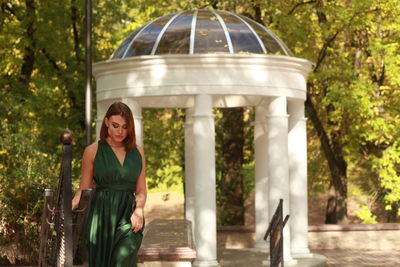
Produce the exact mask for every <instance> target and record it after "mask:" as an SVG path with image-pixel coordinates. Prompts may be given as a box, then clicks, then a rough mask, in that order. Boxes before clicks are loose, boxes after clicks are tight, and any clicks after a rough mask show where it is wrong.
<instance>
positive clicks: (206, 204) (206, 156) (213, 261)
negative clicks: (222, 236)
mask: <svg viewBox="0 0 400 267" xmlns="http://www.w3.org/2000/svg"><path fill="white" fill-rule="evenodd" d="M193 113H194V114H193V141H194V142H193V144H194V155H193V156H194V180H195V196H196V198H195V216H194V217H195V240H196V252H197V258H196V260H195V261H194V262H193V266H218V262H217V220H216V200H215V196H216V193H215V129H214V115H213V113H212V97H211V96H210V95H197V96H195V101H194V112H193Z"/></svg>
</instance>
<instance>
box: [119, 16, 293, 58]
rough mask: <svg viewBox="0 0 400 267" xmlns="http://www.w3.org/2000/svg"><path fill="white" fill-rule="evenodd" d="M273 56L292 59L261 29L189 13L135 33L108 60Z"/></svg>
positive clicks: (230, 19) (238, 20)
mask: <svg viewBox="0 0 400 267" xmlns="http://www.w3.org/2000/svg"><path fill="white" fill-rule="evenodd" d="M221 53H224V54H272V55H287V56H293V53H292V52H291V51H290V50H289V48H287V46H286V45H285V44H284V43H283V42H282V41H281V40H280V39H279V38H278V37H276V36H275V35H274V34H273V33H272V32H271V31H270V30H268V29H267V28H266V27H264V26H263V25H261V24H259V23H257V22H256V21H254V20H251V19H249V18H247V17H244V16H241V15H238V14H234V13H231V12H228V11H221V10H194V11H193V10H188V11H181V12H176V13H172V14H169V15H165V16H162V17H159V18H157V19H155V20H153V21H151V22H149V23H147V24H145V25H143V26H142V27H140V28H138V29H136V30H135V31H134V32H133V33H132V34H131V35H129V36H128V38H126V39H125V40H124V41H123V42H122V43H121V45H120V46H119V47H118V48H117V50H115V52H114V53H113V54H112V55H111V59H119V58H128V57H134V56H142V55H165V54H190V55H192V54H221Z"/></svg>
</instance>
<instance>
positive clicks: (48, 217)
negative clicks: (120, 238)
mask: <svg viewBox="0 0 400 267" xmlns="http://www.w3.org/2000/svg"><path fill="white" fill-rule="evenodd" d="M60 140H61V143H62V144H63V153H62V165H61V172H60V179H59V183H58V186H57V189H56V190H52V189H45V192H44V205H43V213H42V222H41V232H40V247H39V266H49V265H50V266H66V267H69V266H71V267H72V266H73V264H74V258H75V261H76V260H78V259H77V258H78V257H80V255H82V253H79V246H78V245H79V243H80V240H81V239H82V229H83V225H84V221H85V218H86V215H87V211H88V210H89V204H90V198H91V189H85V190H83V191H82V194H81V199H80V202H79V207H78V208H77V209H76V210H74V211H72V175H71V174H72V141H73V135H72V132H71V131H69V130H64V131H63V132H62V133H61V137H60ZM80 260H82V259H80Z"/></svg>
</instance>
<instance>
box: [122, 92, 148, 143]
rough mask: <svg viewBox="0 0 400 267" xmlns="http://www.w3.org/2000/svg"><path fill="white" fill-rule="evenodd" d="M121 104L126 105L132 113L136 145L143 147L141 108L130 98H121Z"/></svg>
mask: <svg viewBox="0 0 400 267" xmlns="http://www.w3.org/2000/svg"><path fill="white" fill-rule="evenodd" d="M121 101H122V102H123V103H125V104H127V105H128V107H129V108H130V109H131V111H132V115H133V120H134V122H135V134H136V144H138V145H139V146H141V147H143V117H142V107H141V106H140V105H139V103H138V102H136V101H135V100H134V99H132V98H122V100H121Z"/></svg>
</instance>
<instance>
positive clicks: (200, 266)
mask: <svg viewBox="0 0 400 267" xmlns="http://www.w3.org/2000/svg"><path fill="white" fill-rule="evenodd" d="M192 266H193V267H219V266H220V265H219V263H218V261H216V260H211V261H210V260H194V262H193V264H192Z"/></svg>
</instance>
